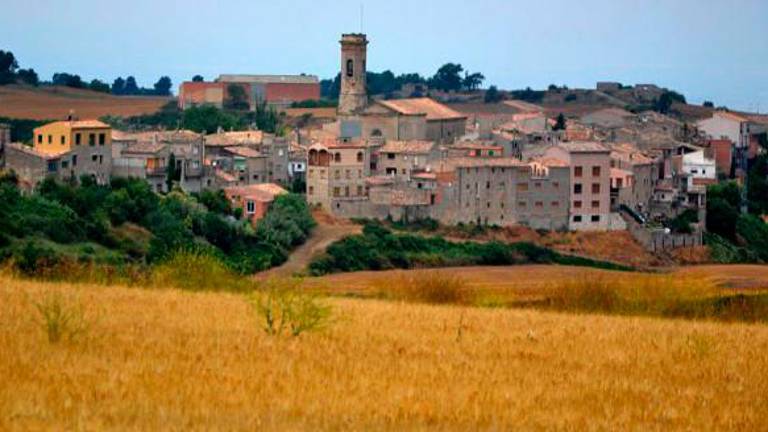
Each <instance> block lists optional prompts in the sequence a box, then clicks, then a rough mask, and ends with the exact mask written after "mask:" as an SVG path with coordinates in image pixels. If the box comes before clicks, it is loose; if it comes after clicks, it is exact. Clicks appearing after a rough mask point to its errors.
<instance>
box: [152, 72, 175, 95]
mask: <svg viewBox="0 0 768 432" xmlns="http://www.w3.org/2000/svg"><path fill="white" fill-rule="evenodd" d="M172 85H173V84H172V83H171V79H170V78H169V77H167V76H162V77H160V79H159V80H157V82H156V83H155V94H156V95H158V96H170V95H171V86H172Z"/></svg>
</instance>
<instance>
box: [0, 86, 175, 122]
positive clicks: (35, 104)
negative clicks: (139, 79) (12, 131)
mask: <svg viewBox="0 0 768 432" xmlns="http://www.w3.org/2000/svg"><path fill="white" fill-rule="evenodd" d="M171 100H172V99H171V98H167V97H157V96H114V95H111V94H106V93H99V92H94V91H91V90H83V89H74V88H69V87H29V86H19V85H8V86H0V117H10V118H23V119H35V120H56V119H63V118H66V117H67V115H68V114H69V112H70V110H74V112H75V115H77V116H78V117H80V118H83V119H86V118H90V119H92V118H99V117H102V116H105V115H115V116H134V115H140V114H151V113H154V112H156V111H157V110H158V109H160V107H162V106H163V105H165V104H166V103H168V102H169V101H171Z"/></svg>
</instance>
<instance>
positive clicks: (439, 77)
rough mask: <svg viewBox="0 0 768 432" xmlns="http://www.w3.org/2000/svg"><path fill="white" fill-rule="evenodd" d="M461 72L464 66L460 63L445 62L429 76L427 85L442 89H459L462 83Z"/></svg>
mask: <svg viewBox="0 0 768 432" xmlns="http://www.w3.org/2000/svg"><path fill="white" fill-rule="evenodd" d="M462 72H464V68H463V67H462V66H461V65H460V64H458V63H446V64H444V65H442V66H440V69H438V70H437V72H436V73H435V75H434V76H433V77H432V78H430V80H429V86H430V87H433V88H436V89H439V90H443V91H451V90H455V91H459V90H461V87H462V84H463V79H462V77H461V73H462Z"/></svg>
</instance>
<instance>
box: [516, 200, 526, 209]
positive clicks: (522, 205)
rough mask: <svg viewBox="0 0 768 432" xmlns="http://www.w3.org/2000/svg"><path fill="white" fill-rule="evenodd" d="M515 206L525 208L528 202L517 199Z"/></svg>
mask: <svg viewBox="0 0 768 432" xmlns="http://www.w3.org/2000/svg"><path fill="white" fill-rule="evenodd" d="M517 206H518V207H520V208H525V207H527V206H528V203H526V202H525V201H518V202H517Z"/></svg>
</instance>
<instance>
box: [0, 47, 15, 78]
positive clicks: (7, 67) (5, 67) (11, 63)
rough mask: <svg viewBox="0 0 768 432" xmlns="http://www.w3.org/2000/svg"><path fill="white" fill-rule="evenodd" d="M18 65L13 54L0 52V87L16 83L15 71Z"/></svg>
mask: <svg viewBox="0 0 768 432" xmlns="http://www.w3.org/2000/svg"><path fill="white" fill-rule="evenodd" d="M18 68H19V63H18V62H17V61H16V57H14V55H13V53H12V52H10V51H3V50H0V85H3V84H11V83H13V82H14V81H16V69H18Z"/></svg>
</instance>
